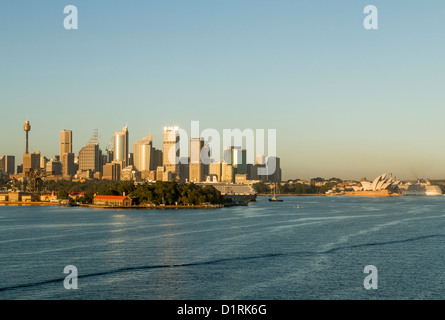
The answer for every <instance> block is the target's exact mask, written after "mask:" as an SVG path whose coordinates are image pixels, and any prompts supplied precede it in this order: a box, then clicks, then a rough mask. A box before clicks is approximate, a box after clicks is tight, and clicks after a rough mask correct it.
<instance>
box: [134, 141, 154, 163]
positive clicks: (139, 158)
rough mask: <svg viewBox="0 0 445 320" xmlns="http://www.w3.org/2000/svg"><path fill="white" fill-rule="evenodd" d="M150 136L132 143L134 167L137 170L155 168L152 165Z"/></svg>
mask: <svg viewBox="0 0 445 320" xmlns="http://www.w3.org/2000/svg"><path fill="white" fill-rule="evenodd" d="M152 144H153V142H152V136H151V135H150V136H146V137H144V138H142V139H141V140H139V141H137V142H135V143H134V144H133V161H134V167H135V168H136V170H138V171H150V170H155V169H156V167H152V148H153V146H152Z"/></svg>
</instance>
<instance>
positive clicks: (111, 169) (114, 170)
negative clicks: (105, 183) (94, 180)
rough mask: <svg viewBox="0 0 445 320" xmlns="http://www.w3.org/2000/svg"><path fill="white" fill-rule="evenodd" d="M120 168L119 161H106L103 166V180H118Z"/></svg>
mask: <svg viewBox="0 0 445 320" xmlns="http://www.w3.org/2000/svg"><path fill="white" fill-rule="evenodd" d="M121 171H122V168H121V166H120V164H119V163H107V164H106V165H104V166H103V175H102V179H103V180H113V181H119V180H120V179H121Z"/></svg>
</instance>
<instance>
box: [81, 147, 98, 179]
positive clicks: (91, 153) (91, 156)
mask: <svg viewBox="0 0 445 320" xmlns="http://www.w3.org/2000/svg"><path fill="white" fill-rule="evenodd" d="M101 160H102V151H101V150H100V149H99V144H98V143H90V144H88V145H86V146H85V147H83V148H82V149H80V151H79V160H78V162H79V170H81V171H86V170H91V172H93V173H94V172H101V171H102V168H101Z"/></svg>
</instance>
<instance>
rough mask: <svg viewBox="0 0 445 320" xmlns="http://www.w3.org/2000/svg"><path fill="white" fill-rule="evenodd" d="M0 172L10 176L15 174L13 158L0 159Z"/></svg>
mask: <svg viewBox="0 0 445 320" xmlns="http://www.w3.org/2000/svg"><path fill="white" fill-rule="evenodd" d="M0 172H6V173H8V174H10V175H11V174H14V173H15V156H4V157H1V158H0Z"/></svg>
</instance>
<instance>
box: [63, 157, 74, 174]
mask: <svg viewBox="0 0 445 320" xmlns="http://www.w3.org/2000/svg"><path fill="white" fill-rule="evenodd" d="M61 160H62V161H61V162H62V175H63V176H66V177H71V176H74V175H75V174H76V167H75V165H74V153H64V154H63V155H62V156H61Z"/></svg>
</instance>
